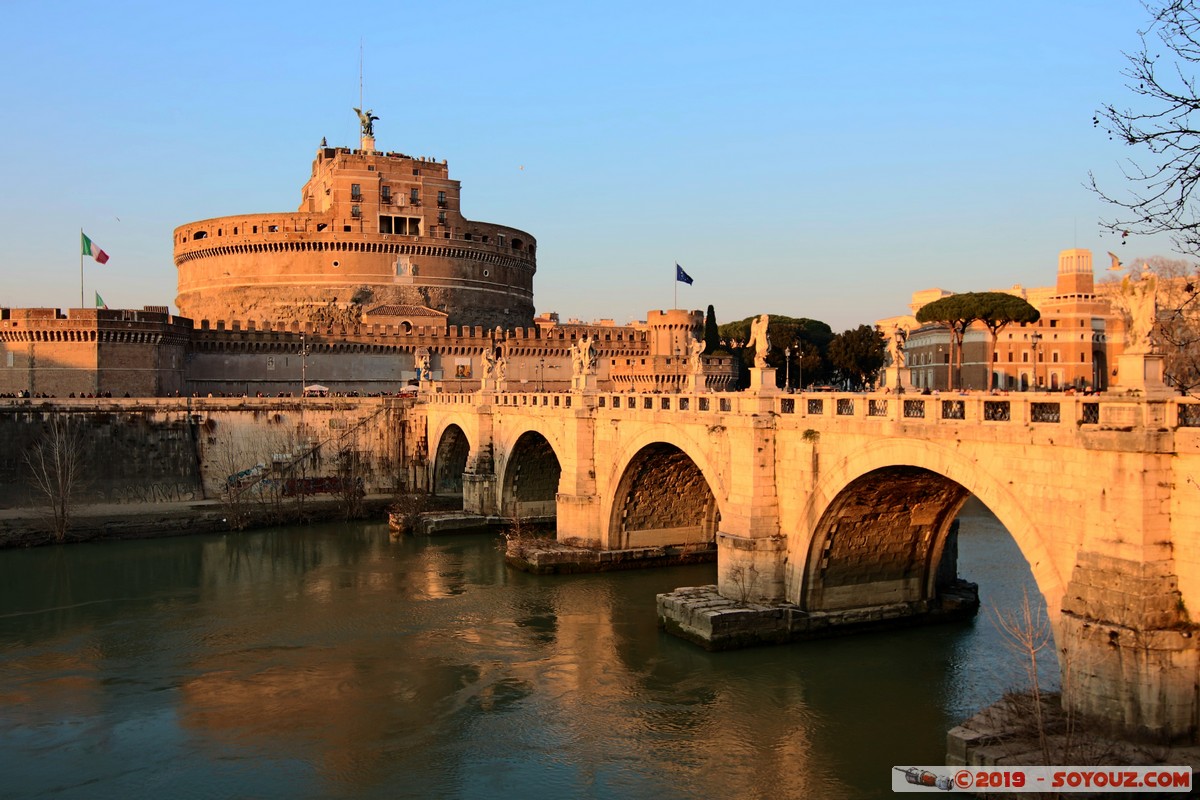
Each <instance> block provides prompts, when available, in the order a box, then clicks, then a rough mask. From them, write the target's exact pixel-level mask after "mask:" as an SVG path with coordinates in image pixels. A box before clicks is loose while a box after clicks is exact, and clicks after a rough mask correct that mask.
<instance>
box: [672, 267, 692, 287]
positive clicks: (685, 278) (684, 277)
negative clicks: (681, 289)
mask: <svg viewBox="0 0 1200 800" xmlns="http://www.w3.org/2000/svg"><path fill="white" fill-rule="evenodd" d="M675 280H677V281H680V282H682V283H686V284H687V285H688V286H691V285H692V276H691V275H688V274H687V273H686V272H684V271H683V267H681V266H679V265H678V264H676V265H675Z"/></svg>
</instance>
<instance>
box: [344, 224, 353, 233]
mask: <svg viewBox="0 0 1200 800" xmlns="http://www.w3.org/2000/svg"><path fill="white" fill-rule="evenodd" d="M350 231H351V228H350V226H349V225H343V226H342V232H343V233H350Z"/></svg>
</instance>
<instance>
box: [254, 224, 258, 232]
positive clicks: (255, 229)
mask: <svg viewBox="0 0 1200 800" xmlns="http://www.w3.org/2000/svg"><path fill="white" fill-rule="evenodd" d="M253 232H254V233H258V226H257V225H255V226H254V231H253Z"/></svg>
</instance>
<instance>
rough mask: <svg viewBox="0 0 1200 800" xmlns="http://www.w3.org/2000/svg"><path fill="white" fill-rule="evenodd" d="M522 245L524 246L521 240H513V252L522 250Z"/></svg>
mask: <svg viewBox="0 0 1200 800" xmlns="http://www.w3.org/2000/svg"><path fill="white" fill-rule="evenodd" d="M522 244H524V242H522V241H521V240H520V239H513V242H512V249H513V250H520V249H521V245H522Z"/></svg>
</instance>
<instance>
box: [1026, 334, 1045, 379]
mask: <svg viewBox="0 0 1200 800" xmlns="http://www.w3.org/2000/svg"><path fill="white" fill-rule="evenodd" d="M1040 341H1042V334H1041V333H1039V332H1038V331H1034V332H1033V333H1031V334H1029V342H1030V344H1032V345H1033V388H1034V389H1037V387H1038V382H1037V379H1038V373H1037V365H1038V361H1037V358H1038V343H1039V342H1040Z"/></svg>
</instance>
